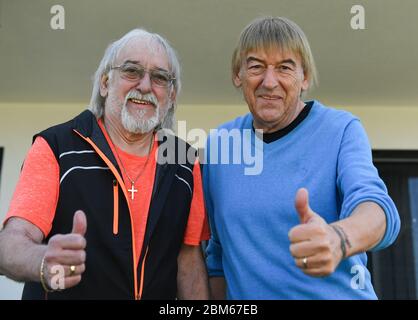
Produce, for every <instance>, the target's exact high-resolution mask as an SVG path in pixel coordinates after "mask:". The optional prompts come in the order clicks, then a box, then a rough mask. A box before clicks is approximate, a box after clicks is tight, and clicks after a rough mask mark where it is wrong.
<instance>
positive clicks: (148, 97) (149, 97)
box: [125, 90, 158, 107]
mask: <svg viewBox="0 0 418 320" xmlns="http://www.w3.org/2000/svg"><path fill="white" fill-rule="evenodd" d="M129 99H137V100H142V101H146V102H148V103H151V104H153V105H154V106H155V107H157V106H158V100H157V98H156V97H155V96H154V95H153V94H152V93H147V94H141V93H140V92H138V91H136V90H131V91H129V92H128V94H127V95H126V97H125V104H126V102H127V101H128V100H129Z"/></svg>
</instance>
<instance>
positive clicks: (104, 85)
mask: <svg viewBox="0 0 418 320" xmlns="http://www.w3.org/2000/svg"><path fill="white" fill-rule="evenodd" d="M108 85H109V75H108V74H103V75H102V78H101V79H100V95H101V96H102V97H103V98H104V97H106V96H107V93H108V92H109V88H108Z"/></svg>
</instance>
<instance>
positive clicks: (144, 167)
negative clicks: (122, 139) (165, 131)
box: [109, 134, 154, 200]
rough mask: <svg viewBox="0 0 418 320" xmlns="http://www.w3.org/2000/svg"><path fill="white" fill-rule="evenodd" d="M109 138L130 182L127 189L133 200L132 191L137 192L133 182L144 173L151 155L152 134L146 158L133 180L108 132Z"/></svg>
mask: <svg viewBox="0 0 418 320" xmlns="http://www.w3.org/2000/svg"><path fill="white" fill-rule="evenodd" d="M109 139H110V141H111V143H112V145H113V148H114V149H115V153H116V157H117V158H118V160H119V163H120V165H121V167H122V170H123V172H124V173H125V175H126V177H127V178H128V179H129V181H130V182H131V189H128V191H129V192H130V193H131V199H132V200H134V193H135V192H138V190H136V189H135V183H136V182H137V180H138V179H139V177H140V176H141V175H142V174H143V173H144V171H145V169H146V167H147V164H148V160H149V158H150V155H151V150H152V145H153V141H154V134H152V135H151V141H150V144H149V148H148V155H147V160H146V161H145V164H144V166H143V167H142V169H141V171H140V172H139V173H138V175H137V176H136V178H135V179H134V180H133V179H131V177H130V176H129V174H128V172H127V171H126V169H125V166H124V165H123V162H122V160H121V158H120V157H119V153H118V150H117V147H116V145H115V144H114V143H113V141H112V138H111V137H110V134H109Z"/></svg>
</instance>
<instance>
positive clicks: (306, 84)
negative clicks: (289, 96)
mask: <svg viewBox="0 0 418 320" xmlns="http://www.w3.org/2000/svg"><path fill="white" fill-rule="evenodd" d="M309 82H310V79H309V77H308V76H307V75H306V72H303V80H302V86H301V89H302V92H305V91H307V90H308V89H309Z"/></svg>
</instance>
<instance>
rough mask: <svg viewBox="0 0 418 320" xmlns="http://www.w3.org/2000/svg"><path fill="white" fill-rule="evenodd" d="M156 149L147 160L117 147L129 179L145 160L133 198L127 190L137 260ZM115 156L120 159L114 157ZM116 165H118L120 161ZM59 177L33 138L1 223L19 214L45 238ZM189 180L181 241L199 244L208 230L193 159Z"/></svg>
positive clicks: (42, 144)
mask: <svg viewBox="0 0 418 320" xmlns="http://www.w3.org/2000/svg"><path fill="white" fill-rule="evenodd" d="M99 125H100V127H101V129H102V131H103V132H104V134H105V137H106V139H107V141H108V143H109V145H110V146H111V148H112V151H113V152H115V150H114V147H113V144H112V143H111V142H110V139H109V136H108V135H107V133H106V131H105V129H104V127H103V125H102V123H101V122H99ZM156 151H157V143H156V141H155V142H154V146H153V148H152V151H151V154H150V156H149V159H148V162H147V157H138V156H135V155H132V154H129V153H126V152H124V151H123V150H121V149H120V148H118V149H117V152H118V154H119V158H120V161H122V162H123V165H124V166H125V170H126V172H127V173H128V175H129V177H131V178H132V177H136V176H137V175H138V174H139V172H141V171H142V169H143V167H144V164H145V163H146V168H145V170H144V171H143V172H142V173H141V175H140V177H139V178H138V180H137V181H136V183H135V188H136V189H137V190H138V192H136V193H135V197H134V199H133V200H132V199H131V193H130V192H127V194H128V196H129V197H128V199H129V202H130V203H129V205H130V208H131V210H132V218H133V225H134V230H135V232H134V238H135V247H136V248H137V250H136V254H137V256H136V261H137V262H138V260H139V254H140V252H141V248H142V243H143V239H144V235H145V227H146V224H147V218H148V210H149V205H150V200H151V194H152V189H153V185H154V176H155V167H156V161H155V156H154V155H155V152H156ZM116 159H117V161H118V162H120V161H119V159H118V157H116ZM119 166H120V167H121V168H122V166H121V164H120V163H119ZM121 171H122V175H123V179H124V182H125V188H126V190H128V189H130V188H131V182H130V180H129V178H128V177H127V176H126V174H125V172H124V170H123V169H122V170H121ZM59 179H60V178H59V166H58V162H57V160H56V158H55V156H54V153H53V152H52V150H51V148H50V146H49V145H48V143H47V142H46V141H45V140H44V139H43V138H42V137H37V138H36V139H35V142H34V143H33V145H32V147H31V149H30V150H29V152H28V154H27V156H26V159H25V162H24V165H23V168H22V172H21V175H20V178H19V181H18V183H17V186H16V189H15V192H14V194H13V197H12V201H11V203H10V208H9V211H8V213H7V216H6V219H5V221H4V223H6V221H7V220H8V219H9V218H11V217H20V218H23V219H25V220H28V221H29V222H31V223H32V224H34V225H35V226H37V227H38V228H39V229H40V230H41V231H42V232H43V234H44V236H45V237H46V236H47V235H48V234H49V232H50V231H51V228H52V222H53V220H54V216H55V210H56V207H57V203H58V196H59ZM193 179H194V190H193V198H192V202H191V207H190V214H189V219H188V222H187V227H186V231H185V234H184V240H183V241H184V243H185V244H188V245H199V243H200V241H202V240H208V239H209V236H210V233H209V226H208V223H207V219H206V214H205V207H204V200H203V189H202V178H201V172H200V166H199V164H198V163H197V162H196V164H195V166H194V169H193ZM87 228H88V226H87Z"/></svg>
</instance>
